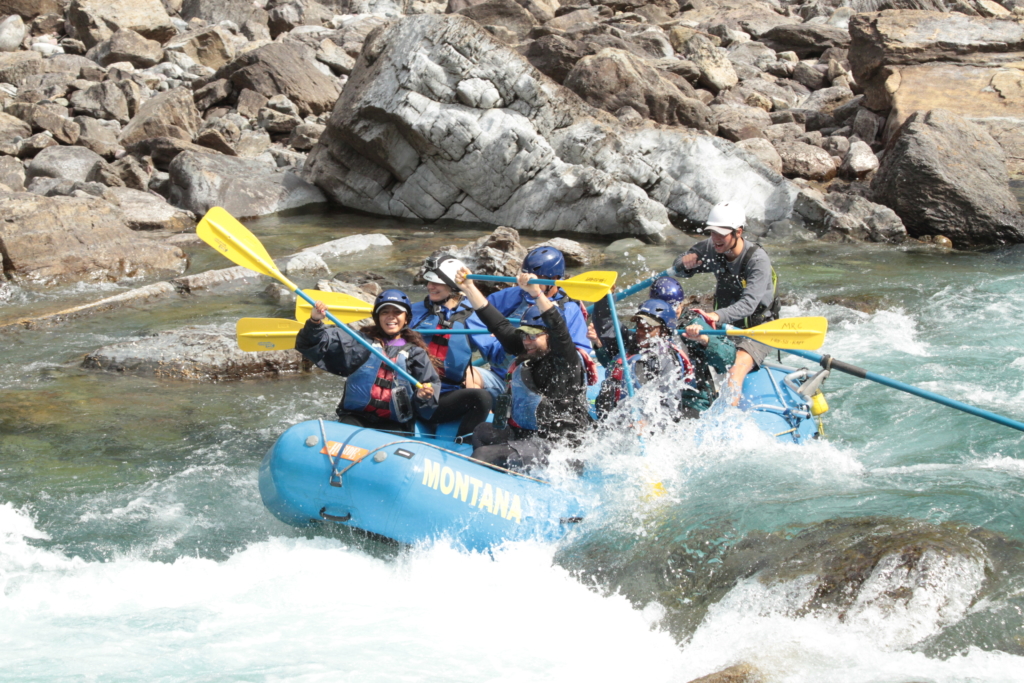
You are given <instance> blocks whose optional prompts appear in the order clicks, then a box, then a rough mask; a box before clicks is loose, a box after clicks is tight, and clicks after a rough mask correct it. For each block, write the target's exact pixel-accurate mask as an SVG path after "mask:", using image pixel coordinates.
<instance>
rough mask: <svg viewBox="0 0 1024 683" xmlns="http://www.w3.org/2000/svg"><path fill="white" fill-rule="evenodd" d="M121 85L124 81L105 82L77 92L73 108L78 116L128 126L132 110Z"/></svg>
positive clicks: (72, 99) (73, 99)
mask: <svg viewBox="0 0 1024 683" xmlns="http://www.w3.org/2000/svg"><path fill="white" fill-rule="evenodd" d="M121 83H123V81H104V82H102V83H97V84H96V85H92V86H89V87H88V88H86V89H84V90H76V91H75V92H73V93H71V98H70V103H71V108H72V109H73V110H74V113H75V114H77V115H82V116H89V117H93V118H97V119H107V120H110V121H117V122H118V123H121V124H126V123H128V122H129V121H130V120H131V109H130V108H129V106H128V97H127V96H126V95H125V87H122V86H121ZM126 87H130V86H126ZM136 87H137V86H136Z"/></svg>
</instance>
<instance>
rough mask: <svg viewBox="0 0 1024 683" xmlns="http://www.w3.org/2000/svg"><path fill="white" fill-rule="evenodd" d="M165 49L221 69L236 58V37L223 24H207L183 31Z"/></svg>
mask: <svg viewBox="0 0 1024 683" xmlns="http://www.w3.org/2000/svg"><path fill="white" fill-rule="evenodd" d="M164 49H165V50H168V51H171V52H181V53H182V54H186V55H188V56H189V57H191V58H192V59H193V60H195V61H196V62H198V63H199V64H202V65H203V66H208V67H210V68H211V69H219V68H221V67H222V66H224V65H225V64H228V63H229V62H230V61H231V60H232V59H234V58H235V41H234V38H233V36H232V35H231V33H230V32H229V31H228V30H227V29H225V28H224V27H222V26H207V27H206V28H201V29H197V30H195V31H189V32H188V33H183V34H181V35H180V36H177V37H176V38H172V39H171V40H170V41H168V42H167V43H166V44H165V45H164Z"/></svg>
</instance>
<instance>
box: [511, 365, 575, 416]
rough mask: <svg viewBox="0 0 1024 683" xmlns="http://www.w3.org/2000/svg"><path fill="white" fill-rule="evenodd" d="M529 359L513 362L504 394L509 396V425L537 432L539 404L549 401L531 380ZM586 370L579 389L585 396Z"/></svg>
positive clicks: (531, 372)
mask: <svg viewBox="0 0 1024 683" xmlns="http://www.w3.org/2000/svg"><path fill="white" fill-rule="evenodd" d="M531 366H532V363H530V359H527V360H525V361H523V362H519V360H518V359H517V360H515V361H513V362H512V365H511V366H509V369H508V371H509V372H508V381H507V384H506V393H508V394H510V395H511V399H512V400H511V415H509V420H508V421H509V424H511V425H512V426H513V427H518V428H520V429H529V430H533V431H537V430H539V429H540V426H539V423H538V420H537V411H538V409H539V408H540V407H541V404H542V403H544V402H546V401H549V399H548V397H546V396H544V394H542V393H541V392H540V390H539V389H538V388H537V385H536V383H535V382H534V380H533V371H532V370H533V369H532V367H531ZM585 387H586V370H584V372H583V373H582V374H581V375H580V388H581V389H582V390H584V391H583V392H581V394H583V395H585Z"/></svg>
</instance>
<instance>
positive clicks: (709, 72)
mask: <svg viewBox="0 0 1024 683" xmlns="http://www.w3.org/2000/svg"><path fill="white" fill-rule="evenodd" d="M679 51H680V53H682V54H683V56H684V57H686V59H688V60H690V61H691V62H693V63H694V64H695V65H696V66H697V68H698V69H700V84H701V85H703V86H705V87H706V88H708V89H709V90H710V91H711V92H713V93H719V92H721V91H722V90H728V89H729V88H731V87H733V86H734V85H736V84H737V83H738V82H739V77H738V76H737V75H736V70H735V69H734V68H733V65H732V62H730V61H729V58H728V57H726V55H725V53H724V52H722V51H721V50H719V49H718V48H717V47H715V46H714V45H713V44H712V43H711V41H709V40H708V39H707V38H706V37H705V36H703V35H701V34H699V33H695V34H694V35H693V36H691V37H690V38H689V39H687V40H686V41H685V42H684V43H683V44H682V45H681V46H680V50H679Z"/></svg>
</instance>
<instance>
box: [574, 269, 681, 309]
mask: <svg viewBox="0 0 1024 683" xmlns="http://www.w3.org/2000/svg"><path fill="white" fill-rule="evenodd" d="M667 275H675V271H674V270H672V269H671V268H669V269H668V270H663V271H661V272H660V273H658V274H657V275H653V276H651V277H649V278H647V279H646V280H641V281H640V282H638V283H636V284H635V285H632V286H630V287H626V288H625V289H624V290H622V291H621V292H616V293H615V300H616V301H622V300H623V299H625V298H626V297H630V296H633V295H634V294H636V293H637V292H639V291H640V290H642V289H647V288H648V287H650V286H651V285H653V284H654V281H655V280H657V279H658V278H659V277H665V276H667ZM593 312H594V304H590V305H589V306H587V313H593Z"/></svg>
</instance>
